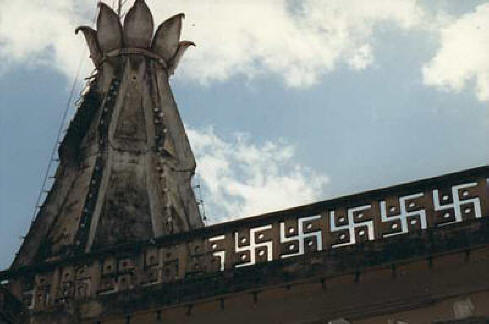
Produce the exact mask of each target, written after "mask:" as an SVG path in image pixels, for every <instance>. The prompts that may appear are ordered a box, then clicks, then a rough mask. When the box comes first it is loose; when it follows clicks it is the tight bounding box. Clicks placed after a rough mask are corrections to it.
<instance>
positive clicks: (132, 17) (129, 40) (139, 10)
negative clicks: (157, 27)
mask: <svg viewBox="0 0 489 324" xmlns="http://www.w3.org/2000/svg"><path fill="white" fill-rule="evenodd" d="M152 36H153V15H152V14H151V11H150V10H149V8H148V6H147V5H146V3H145V2H144V0H136V2H134V6H133V7H132V8H131V9H130V10H129V12H128V13H127V14H126V17H125V19H124V44H125V46H126V47H142V48H149V47H150V46H151V38H152Z"/></svg>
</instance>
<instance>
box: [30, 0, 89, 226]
mask: <svg viewBox="0 0 489 324" xmlns="http://www.w3.org/2000/svg"><path fill="white" fill-rule="evenodd" d="M97 3H98V1H97ZM95 12H97V11H95ZM96 15H97V14H96V13H95V17H96ZM94 20H95V19H94ZM86 55H87V49H86V47H85V49H84V51H83V54H82V55H81V57H80V61H79V63H78V68H77V70H76V74H75V78H74V80H73V84H72V85H71V90H70V95H69V96H68V101H67V102H66V107H65V110H64V111H63V115H62V118H61V124H60V125H59V128H58V133H57V135H56V142H55V143H54V145H53V148H52V150H51V154H50V156H49V162H48V166H47V168H46V172H45V173H44V176H43V179H42V184H41V190H40V191H39V195H38V196H37V199H36V205H35V206H34V211H33V214H32V217H31V223H33V222H34V220H35V218H36V215H37V212H38V210H39V209H40V208H41V200H42V197H43V194H45V193H48V192H49V190H48V189H47V188H46V183H47V180H48V179H54V178H55V176H50V175H49V174H50V171H51V168H52V166H53V163H54V162H58V161H59V159H58V158H56V157H55V156H56V151H57V149H58V147H59V145H60V144H61V136H62V135H63V131H64V128H65V124H66V117H67V116H68V112H69V110H70V107H71V102H72V100H73V95H74V94H75V89H76V85H77V84H78V81H79V79H80V72H81V69H82V66H83V62H84V57H85V56H86Z"/></svg>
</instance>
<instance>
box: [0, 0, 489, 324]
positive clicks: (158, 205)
mask: <svg viewBox="0 0 489 324" xmlns="http://www.w3.org/2000/svg"><path fill="white" fill-rule="evenodd" d="M182 20H183V14H179V15H175V16H173V17H171V18H169V19H168V20H166V21H164V22H163V23H162V24H160V25H159V26H158V27H157V28H156V32H155V33H154V35H153V30H154V26H153V18H152V15H151V12H150V10H149V8H148V7H147V6H146V4H145V2H144V1H143V0H136V1H135V4H134V6H133V7H132V8H131V9H130V10H129V12H128V13H127V15H126V16H125V18H124V22H123V24H122V23H121V21H120V18H119V16H118V15H117V14H116V13H115V12H114V11H112V9H111V8H110V7H108V6H107V5H105V4H103V3H101V4H100V13H99V16H98V19H97V30H93V29H91V28H90V27H87V26H81V27H79V28H78V29H77V32H78V31H81V32H82V33H83V34H84V36H85V39H86V41H87V44H88V47H89V49H90V57H91V58H92V60H93V63H94V65H95V66H96V68H97V73H96V74H95V75H94V76H93V78H91V80H90V82H89V87H88V89H87V91H86V92H85V93H84V95H83V98H82V100H81V104H80V106H79V107H78V110H77V113H76V115H75V117H74V118H73V120H72V121H71V123H70V126H69V129H68V131H67V134H66V136H65V138H64V140H63V142H62V144H61V145H60V148H59V152H58V153H59V158H60V162H59V166H58V169H57V172H56V180H55V183H54V185H53V187H52V189H51V191H50V193H49V194H48V196H47V198H46V200H45V202H44V204H43V206H42V208H41V209H40V211H39V213H38V215H37V217H36V219H35V221H34V222H33V224H32V226H31V228H30V230H29V233H28V235H27V236H26V238H25V240H24V242H23V244H22V246H21V248H20V250H19V253H18V254H17V255H16V257H15V260H14V262H13V264H12V266H11V267H10V268H9V269H8V270H6V271H3V272H1V273H0V279H1V280H3V281H2V282H3V283H2V286H1V289H0V322H2V321H3V322H4V323H17V322H19V323H20V322H23V323H214V324H215V323H229V322H233V323H364V324H367V323H368V324H370V323H372V324H373V323H389V324H396V323H397V324H403V323H488V322H489V167H480V168H475V169H470V170H465V171H461V172H458V173H454V174H448V175H444V176H440V177H436V178H431V179H425V180H420V181H416V182H413V183H407V184H402V185H398V186H393V187H390V188H383V189H378V190H373V191H369V192H364V193H360V194H355V195H351V196H346V197H340V198H337V199H333V200H328V201H322V202H317V203H314V204H310V205H306V206H299V207H295V208H292V209H288V210H283V211H278V212H274V213H269V214H265V215H260V216H256V217H250V218H247V219H243V220H238V221H234V222H229V223H222V224H218V225H214V226H208V227H204V226H203V222H202V220H201V217H200V214H199V209H198V206H197V203H196V199H195V196H194V193H193V190H192V187H191V178H192V176H193V174H194V170H195V159H194V156H193V153H192V150H191V148H190V145H189V142H188V139H187V136H186V134H185V129H184V126H183V123H182V121H181V119H180V116H179V113H178V108H177V106H176V103H175V101H174V99H173V95H172V92H171V89H170V85H169V77H170V76H171V75H172V74H173V72H174V71H175V69H176V67H177V65H178V62H179V60H180V58H181V57H182V55H183V53H184V52H185V51H186V50H187V49H188V48H189V47H190V46H192V45H193V43H192V42H190V41H180V31H181V28H182Z"/></svg>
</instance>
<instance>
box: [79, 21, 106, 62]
mask: <svg viewBox="0 0 489 324" xmlns="http://www.w3.org/2000/svg"><path fill="white" fill-rule="evenodd" d="M79 31H82V33H83V35H84V36H85V41H86V42H87V45H88V49H89V50H90V58H91V59H92V61H93V64H95V66H98V65H99V64H100V62H101V61H102V52H101V51H100V47H99V45H98V42H97V32H96V31H95V30H93V29H92V28H90V27H88V26H80V27H78V28H77V29H76V30H75V34H78V32H79Z"/></svg>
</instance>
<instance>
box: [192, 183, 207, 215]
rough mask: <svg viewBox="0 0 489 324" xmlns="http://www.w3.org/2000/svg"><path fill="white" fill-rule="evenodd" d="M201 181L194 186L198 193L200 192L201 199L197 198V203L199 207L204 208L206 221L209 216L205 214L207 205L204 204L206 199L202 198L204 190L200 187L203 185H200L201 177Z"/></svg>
mask: <svg viewBox="0 0 489 324" xmlns="http://www.w3.org/2000/svg"><path fill="white" fill-rule="evenodd" d="M198 181H199V182H198V183H197V184H196V185H195V187H194V188H196V189H197V191H198V194H199V199H198V200H197V205H198V206H199V207H201V208H200V209H201V210H202V220H203V221H204V223H205V222H206V221H207V216H206V214H205V205H204V200H203V199H202V191H201V189H200V187H201V185H200V179H199V180H198Z"/></svg>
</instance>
